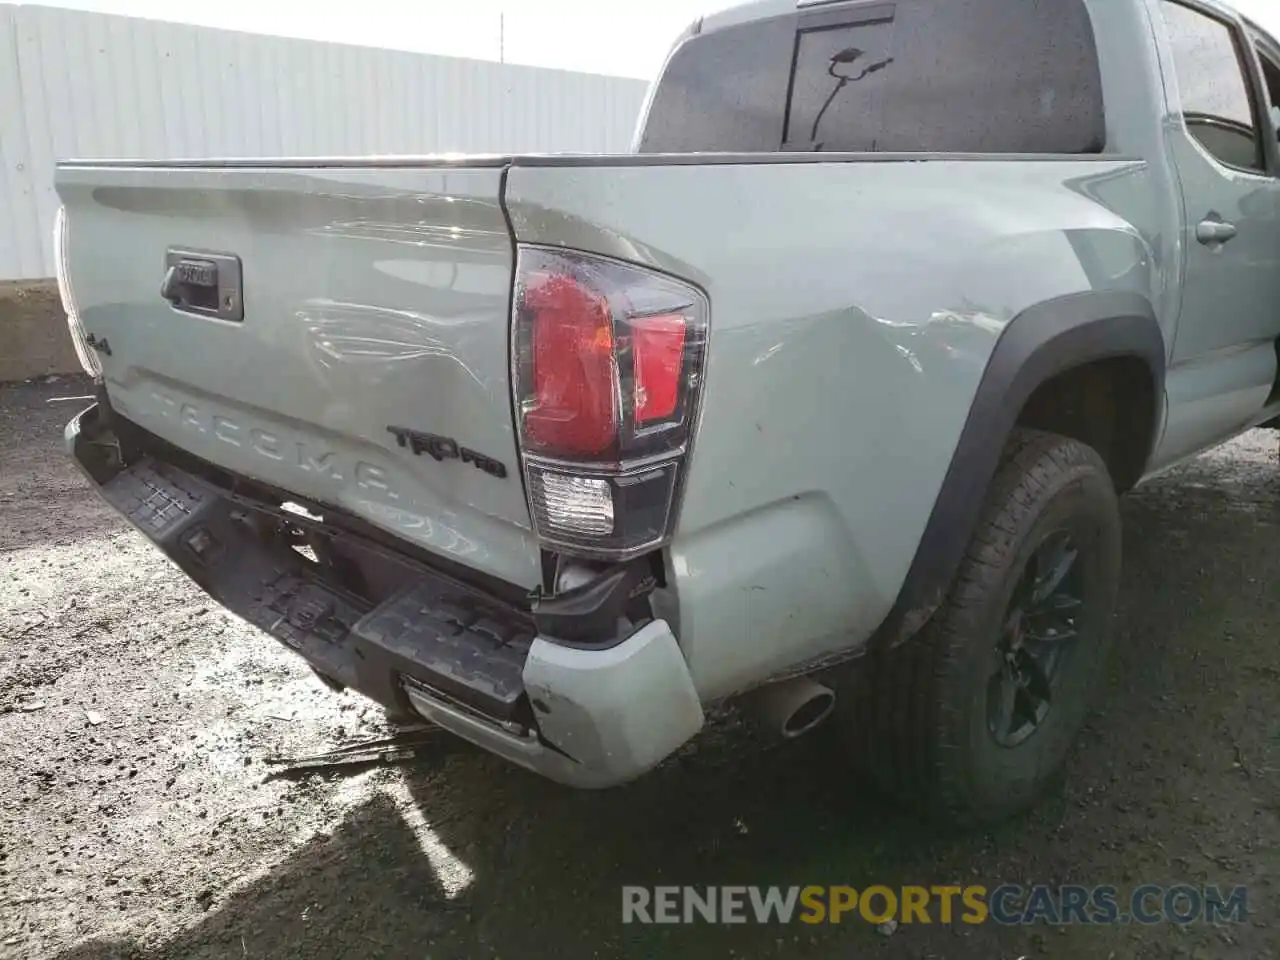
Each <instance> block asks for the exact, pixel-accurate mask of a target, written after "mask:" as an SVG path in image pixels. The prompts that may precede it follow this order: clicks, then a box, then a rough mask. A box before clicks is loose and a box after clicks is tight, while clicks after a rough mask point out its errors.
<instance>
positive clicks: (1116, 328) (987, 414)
mask: <svg viewBox="0 0 1280 960" xmlns="http://www.w3.org/2000/svg"><path fill="white" fill-rule="evenodd" d="M1119 357H1132V358H1136V359H1139V360H1141V361H1143V362H1144V363H1145V364H1146V366H1147V367H1148V369H1149V370H1150V373H1151V377H1152V381H1153V386H1154V388H1155V394H1154V395H1155V398H1156V416H1155V423H1154V424H1153V429H1152V436H1151V438H1150V441H1149V444H1150V445H1149V447H1148V449H1147V450H1145V451H1144V462H1145V461H1146V460H1147V459H1149V458H1150V456H1151V453H1152V449H1151V448H1152V447H1154V444H1155V441H1156V438H1157V437H1156V435H1157V434H1158V431H1159V424H1160V419H1161V418H1160V410H1161V409H1162V408H1163V397H1164V381H1165V368H1166V354H1165V342H1164V335H1163V333H1162V332H1161V330H1160V324H1159V321H1158V320H1157V319H1156V314H1155V310H1154V308H1153V307H1152V305H1151V302H1150V301H1149V300H1148V299H1147V298H1146V297H1144V296H1142V295H1141V294H1137V293H1125V292H1097V291H1089V292H1085V293H1074V294H1068V295H1066V296H1063V297H1057V298H1055V299H1052V300H1046V301H1044V302H1042V303H1038V304H1036V305H1034V306H1032V307H1029V308H1027V309H1026V310H1024V311H1023V312H1021V313H1019V314H1018V315H1017V316H1016V317H1014V318H1013V320H1011V321H1010V322H1009V324H1008V325H1007V326H1006V327H1005V329H1004V331H1003V332H1002V333H1001V335H1000V338H999V339H998V340H997V341H996V346H995V349H994V350H993V351H992V354H991V357H990V359H989V360H988V362H987V366H986V370H985V371H984V373H983V375H982V380H981V381H980V382H979V384H978V390H977V393H976V394H975V395H974V399H973V403H972V405H971V406H970V408H969V415H968V418H967V419H966V420H965V425H964V428H963V430H962V431H961V433H960V440H959V442H958V444H957V445H956V449H955V453H954V454H953V455H952V458H951V465H950V467H949V468H948V469H947V473H946V476H945V478H944V479H943V482H942V487H941V489H940V490H939V491H938V497H937V500H936V501H935V502H934V506H933V511H932V512H931V513H930V515H929V521H928V524H927V525H926V526H925V530H924V534H923V535H922V536H921V538H920V542H919V544H918V545H917V547H916V553H915V558H914V559H913V560H912V563H911V567H910V568H909V570H908V571H907V576H906V579H905V580H904V581H903V583H902V587H901V588H900V589H899V591H898V597H897V600H896V601H895V602H894V605H893V607H892V609H891V610H890V611H889V614H888V616H887V617H886V618H885V620H884V621H883V623H882V624H881V625H880V627H879V628H878V629H877V631H876V633H875V634H874V636H873V637H872V638H871V641H870V647H871V650H872V652H874V651H877V650H884V649H889V648H892V647H895V646H897V645H898V644H900V643H902V642H903V641H905V640H907V639H909V638H910V637H911V636H913V635H914V634H915V633H916V632H917V631H918V630H919V629H920V628H921V627H922V626H924V624H925V623H926V622H927V621H928V620H929V618H930V617H931V616H933V613H934V611H935V610H936V609H937V608H938V606H939V605H940V604H941V603H942V601H943V600H944V599H945V597H946V595H947V591H948V590H949V589H950V587H951V583H952V581H953V580H954V579H955V575H956V571H957V570H958V569H959V567H960V562H961V560H962V559H963V557H964V552H965V549H966V548H967V547H968V545H969V541H970V540H971V539H972V537H973V533H974V531H975V530H976V529H977V526H978V521H979V519H980V517H981V512H982V507H983V502H984V499H985V495H986V491H987V488H988V487H989V486H990V484H991V480H992V478H993V477H994V476H995V472H996V469H997V467H998V466H999V463H1000V454H1001V452H1002V451H1003V450H1004V447H1005V444H1006V442H1007V441H1008V438H1009V435H1010V433H1011V432H1012V431H1013V428H1014V425H1015V423H1016V422H1017V418H1018V414H1019V413H1020V412H1021V410H1022V408H1023V405H1024V404H1025V403H1026V402H1027V400H1028V399H1029V398H1030V397H1031V395H1032V394H1033V393H1034V392H1035V390H1036V388H1037V387H1039V386H1040V385H1041V384H1043V383H1045V382H1046V381H1048V380H1050V379H1052V378H1053V377H1055V376H1057V375H1058V374H1060V373H1064V372H1066V371H1067V370H1070V369H1072V368H1074V367H1078V366H1081V365H1083V364H1086V363H1090V362H1093V361H1097V360H1107V359H1114V358H1119Z"/></svg>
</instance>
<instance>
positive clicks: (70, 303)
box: [53, 207, 102, 377]
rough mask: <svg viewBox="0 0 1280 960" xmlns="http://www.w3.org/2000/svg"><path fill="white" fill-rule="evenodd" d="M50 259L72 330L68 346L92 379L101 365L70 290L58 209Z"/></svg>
mask: <svg viewBox="0 0 1280 960" xmlns="http://www.w3.org/2000/svg"><path fill="white" fill-rule="evenodd" d="M53 257H54V272H55V273H56V275H57V280H58V297H59V299H61V300H62V311H63V313H65V314H66V315H67V328H68V329H69V330H70V331H71V345H72V346H73V347H74V348H75V351H76V357H77V359H79V361H80V366H82V367H83V368H84V371H85V373H87V374H90V375H91V376H93V377H100V376H101V375H102V364H101V363H100V362H99V360H98V354H97V352H96V351H94V350H93V348H92V347H90V346H89V345H88V344H87V343H85V331H84V325H83V324H82V323H81V322H80V312H79V310H77V309H76V298H75V295H74V293H73V292H72V290H71V278H70V273H69V266H68V262H67V211H66V208H65V207H59V208H58V212H57V214H56V215H55V216H54V218H53Z"/></svg>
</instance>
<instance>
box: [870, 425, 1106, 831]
mask: <svg viewBox="0 0 1280 960" xmlns="http://www.w3.org/2000/svg"><path fill="white" fill-rule="evenodd" d="M1119 573H1120V517H1119V510H1118V504H1117V500H1116V494H1115V490H1114V487H1113V485H1112V483H1111V479H1110V477H1109V476H1108V474H1107V469H1106V465H1105V464H1104V463H1103V461H1102V459H1101V458H1100V457H1099V456H1098V454H1097V453H1096V452H1095V451H1094V450H1092V449H1091V448H1089V447H1087V446H1085V445H1084V444H1082V443H1079V442H1078V441H1075V440H1072V439H1069V438H1067V437H1062V436H1058V435H1056V434H1050V433H1043V432H1039V431H1030V430H1020V431H1017V432H1016V433H1015V435H1014V437H1013V439H1012V441H1011V443H1010V445H1009V447H1008V448H1007V450H1006V451H1005V455H1004V457H1003V459H1002V462H1001V466H1000V469H999V471H998V472H997V475H996V477H995V480H994V481H993V483H992V485H991V489H990V491H989V494H988V498H987V503H986V506H985V509H984V512H983V516H982V521H981V524H980V526H979V528H978V530H977V532H976V533H975V535H974V538H973V540H972V542H971V543H970V545H969V548H968V550H967V551H966V554H965V557H964V560H963V561H962V563H961V566H960V569H959V572H958V575H957V577H956V580H955V582H954V583H953V585H952V587H951V590H950V593H949V595H948V597H947V599H946V601H945V602H944V604H943V605H942V607H941V608H940V609H939V610H938V611H937V613H936V614H935V615H934V617H933V619H932V620H931V621H930V623H929V624H928V625H927V626H926V627H925V628H924V629H923V630H922V631H921V632H920V634H919V635H917V636H916V637H914V638H912V639H911V640H909V641H907V642H906V643H904V644H903V645H902V646H901V647H899V648H897V649H896V650H892V651H888V652H885V653H882V654H879V655H877V657H876V659H874V660H873V662H871V663H870V664H868V665H867V666H868V667H869V669H868V670H865V671H864V672H863V675H862V682H861V683H860V684H859V686H860V688H861V689H859V690H858V691H857V692H856V694H855V696H854V704H853V710H852V711H851V714H850V716H849V717H848V718H847V721H846V722H848V723H850V724H851V731H850V732H851V733H852V734H853V735H854V737H855V740H856V742H857V744H858V747H859V753H860V756H861V758H862V759H863V761H864V762H865V764H866V766H867V767H868V771H869V772H870V773H871V775H872V776H873V777H874V779H875V780H876V781H877V782H878V783H879V784H880V785H881V786H882V787H884V788H886V789H887V790H889V791H892V792H893V793H896V794H898V795H900V796H901V797H902V798H903V799H904V800H907V801H909V802H911V803H914V804H916V805H918V806H920V807H923V808H924V810H925V811H926V812H927V813H929V814H931V815H935V816H940V817H942V818H944V819H946V820H948V821H951V822H958V823H962V824H963V823H976V822H990V821H994V820H999V819H1001V818H1003V817H1006V816H1008V815H1010V814H1012V813H1014V812H1016V811H1018V810H1020V809H1023V808H1025V807H1027V806H1028V805H1030V804H1031V803H1032V802H1033V801H1034V800H1035V798H1036V797H1037V796H1038V795H1039V793H1040V792H1041V790H1042V789H1043V787H1044V786H1045V784H1046V783H1047V781H1048V780H1049V779H1050V778H1051V777H1052V776H1053V775H1054V774H1055V773H1056V772H1057V771H1058V769H1059V768H1060V767H1061V765H1062V763H1063V761H1064V759H1065V757H1066V754H1067V751H1068V749H1069V748H1070V745H1071V743H1072V741H1073V740H1074V738H1075V736H1076V734H1077V733H1078V732H1079V730H1080V728H1081V726H1082V725H1083V723H1084V720H1085V716H1086V713H1087V710H1088V707H1089V703H1090V694H1091V692H1092V691H1093V690H1094V689H1095V688H1096V686H1097V680H1098V677H1099V673H1100V670H1101V668H1102V666H1103V663H1104V661H1105V657H1106V652H1107V649H1108V647H1109V635H1110V621H1111V616H1112V611H1113V609H1114V606H1115V598H1116V591H1117V586H1118V581H1119Z"/></svg>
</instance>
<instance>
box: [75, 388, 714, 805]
mask: <svg viewBox="0 0 1280 960" xmlns="http://www.w3.org/2000/svg"><path fill="white" fill-rule="evenodd" d="M66 444H67V449H68V451H69V453H70V454H71V456H72V458H73V459H74V460H75V461H76V463H77V465H78V466H79V467H80V469H81V471H82V472H83V473H84V475H85V476H86V477H87V478H88V479H89V480H90V482H91V483H92V484H93V485H94V487H95V488H96V489H97V490H98V491H99V493H100V494H101V495H102V496H103V497H104V498H105V499H106V501H107V502H108V503H109V504H110V505H111V506H112V507H114V508H115V509H116V510H118V511H119V512H120V513H121V514H123V515H124V516H125V517H126V519H128V520H129V521H130V523H132V524H133V526H134V527H135V528H137V529H138V530H139V531H140V532H141V533H142V534H143V535H145V536H146V537H147V538H148V539H150V540H151V541H152V542H153V543H154V544H156V546H158V547H159V548H160V549H161V550H162V551H164V553H165V554H166V555H167V556H168V557H169V558H170V559H171V560H172V561H173V562H174V563H175V564H176V565H177V566H178V567H179V568H180V569H181V570H182V571H183V572H184V573H186V574H187V575H188V576H189V577H190V578H191V579H192V580H193V581H195V582H196V583H197V584H198V585H199V586H200V587H201V588H202V589H204V590H205V591H206V592H207V593H208V594H209V595H210V596H211V597H212V598H213V599H215V600H216V601H217V602H218V603H220V604H221V605H222V606H224V607H225V608H227V609H228V610H230V611H231V612H232V613H235V614H237V615H238V616H240V617H242V618H243V619H245V620H247V621H248V622H250V623H252V624H254V625H255V626H257V627H259V628H261V629H262V630H264V631H265V632H267V633H269V634H271V635H272V636H273V637H275V638H276V639H277V640H279V641H280V642H282V643H284V644H285V645H286V646H288V647H289V648H290V649H291V650H293V651H294V652H296V653H297V654H299V655H300V656H301V657H302V658H303V659H304V660H305V661H306V662H307V663H308V664H310V665H311V667H312V668H313V669H314V670H315V671H316V672H317V673H319V674H320V675H321V676H322V677H324V678H325V679H326V681H328V682H330V683H332V684H335V685H339V686H342V687H351V688H352V689H354V690H357V691H359V692H360V693H362V694H364V695H366V696H368V697H370V698H371V699H373V700H375V701H377V702H379V703H381V704H383V705H385V706H387V707H390V708H392V709H397V710H403V709H404V708H405V707H411V708H412V709H413V710H415V711H416V712H417V713H419V714H421V715H423V716H425V717H426V718H428V719H430V720H431V721H433V722H435V723H436V724H438V725H439V726H441V727H443V728H445V729H447V730H450V731H452V732H453V733H455V734H457V735H458V736H461V737H463V738H464V739H466V740H469V741H471V742H472V743H475V744H477V745H478V746H480V747H482V748H484V749H486V750H489V751H491V752H492V753H495V754H498V755H500V756H502V757H505V758H507V759H508V760H510V761H512V762H514V763H517V764H519V765H521V766H523V767H526V768H528V769H530V770H533V771H535V772H537V773H539V774H542V775H544V776H546V777H549V778H551V779H553V780H557V781H559V782H562V783H566V784H570V785H573V786H578V787H607V786H612V785H615V784H619V783H623V782H626V781H628V780H631V779H634V778H635V777H637V776H639V775H640V774H642V773H644V772H646V771H647V770H649V769H651V768H652V767H654V766H655V765H657V764H658V763H659V762H660V761H661V760H663V759H664V758H665V757H666V756H668V755H669V754H671V753H672V752H673V751H675V750H676V749H677V748H678V747H679V746H680V745H681V744H683V743H684V742H685V741H687V740H688V739H689V738H690V737H692V736H693V735H694V734H695V733H697V732H698V730H700V729H701V727H702V724H703V712H702V706H701V704H700V702H699V699H698V695H697V692H696V691H695V689H694V685H693V681H692V679H691V677H690V675H689V671H688V668H687V665H686V663H685V659H684V656H683V654H682V653H681V651H680V647H679V645H678V643H677V642H676V639H675V636H674V635H673V634H672V632H671V629H670V627H669V626H668V624H667V623H666V621H664V620H650V621H649V622H647V623H645V624H644V625H642V626H640V627H639V629H637V630H635V632H633V633H630V634H629V635H627V636H623V637H602V638H600V641H601V645H594V644H593V645H583V644H573V645H570V644H566V643H563V642H559V641H557V640H555V639H553V638H548V637H545V636H540V635H538V634H537V631H536V629H535V628H534V626H533V622H532V619H531V618H529V616H528V614H527V613H525V612H523V611H521V610H518V609H515V608H513V607H509V606H506V605H504V604H503V603H502V602H500V601H497V600H495V599H493V598H492V597H490V596H487V595H485V594H483V593H481V592H479V591H478V590H475V589H473V588H471V587H469V586H467V585H465V584H461V583H459V582H458V581H457V580H454V579H452V578H450V577H448V576H445V575H443V574H441V575H435V574H433V573H432V572H431V571H430V570H426V569H423V568H421V567H420V566H418V567H415V569H414V572H413V574H412V577H411V578H409V580H408V581H407V582H406V583H405V585H404V586H403V587H402V588H400V589H398V590H397V591H396V592H395V593H394V595H392V596H389V597H387V598H386V599H384V600H382V601H381V602H379V603H376V604H375V603H371V602H369V601H367V600H365V599H363V598H362V597H360V596H359V595H356V594H353V593H350V592H348V591H347V590H346V589H345V588H344V587H341V586H338V585H336V583H335V581H334V579H333V578H332V577H329V576H326V575H325V571H324V570H323V568H321V567H319V566H317V565H316V564H315V563H314V562H312V561H309V560H307V559H306V558H304V557H303V556H302V555H301V554H299V553H297V552H296V551H295V550H293V549H290V548H289V547H288V546H284V545H282V544H280V543H279V542H276V541H275V540H273V539H272V538H271V537H270V536H265V537H264V535H263V521H264V517H262V516H259V515H256V514H255V511H254V509H253V508H252V507H251V506H246V505H245V504H243V503H242V502H240V501H239V500H237V499H235V498H233V497H232V496H229V495H228V493H227V491H225V490H222V489H220V488H219V487H217V486H215V485H213V484H212V483H211V482H209V481H208V480H206V479H205V478H203V477H200V476H197V475H195V474H193V473H190V472H187V471H185V470H183V469H180V468H179V467H177V466H175V465H174V464H172V463H168V462H165V461H164V460H160V459H156V458H155V457H152V456H146V457H143V458H141V459H139V460H137V461H135V462H133V463H131V464H129V465H128V466H127V467H125V466H122V465H120V464H119V463H116V465H114V466H113V465H111V458H110V457H104V456H102V451H103V449H104V448H109V447H111V446H113V438H112V435H111V433H110V431H109V429H108V428H107V427H106V425H105V424H104V423H103V422H102V418H101V416H100V408H99V407H98V406H96V405H95V406H94V407H90V408H89V409H88V410H86V411H85V412H84V413H82V414H80V415H79V416H78V417H76V418H75V419H74V420H73V421H72V422H71V423H70V424H68V426H67V429H66ZM265 519H266V520H267V522H268V524H269V523H270V522H272V521H271V520H270V518H269V517H268V518H265Z"/></svg>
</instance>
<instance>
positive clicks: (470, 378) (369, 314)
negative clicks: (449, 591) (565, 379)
mask: <svg viewBox="0 0 1280 960" xmlns="http://www.w3.org/2000/svg"><path fill="white" fill-rule="evenodd" d="M501 177H502V170H501V169H499V168H496V167H487V168H479V169H467V168H462V169H459V168H450V169H395V168H386V167H382V168H361V167H350V168H335V167H328V168H319V167H317V168H314V169H307V168H279V169H263V168H260V167H258V168H252V167H251V168H224V169H199V168H190V167H175V168H171V169H170V168H164V169H145V168H136V169H134V168H121V167H101V168H98V167H93V166H73V167H69V168H63V169H60V170H59V173H58V192H59V194H60V196H61V197H62V200H63V202H64V204H65V205H66V208H67V219H68V241H67V242H68V254H69V260H70V264H71V277H70V280H71V286H72V289H73V291H74V296H75V298H76V301H77V303H78V305H79V308H80V313H81V317H82V320H83V323H84V326H85V329H86V330H87V331H88V332H90V333H92V334H94V336H95V337H96V338H97V339H98V340H99V341H101V340H102V339H105V340H106V341H107V343H108V344H109V347H110V353H106V352H102V362H103V368H104V375H105V377H106V381H107V387H108V391H109V394H110V397H111V401H112V404H113V405H114V406H115V407H116V408H117V409H118V410H119V411H120V412H121V413H122V414H124V415H125V416H127V417H129V418H130V419H132V420H133V421H135V422H137V423H138V424H140V425H141V426H143V427H145V428H146V429H148V430H151V431H152V432H154V433H156V434H158V435H159V436H161V437H163V438H165V439H166V440H169V441H170V442H172V443H174V444H176V445H178V446H180V447H182V448H184V449H186V450H188V451H190V452H191V453H194V454H196V455H197V456H200V457H203V458H204V459H206V460H209V461H211V462H213V463H216V464H219V465H221V466H223V467H225V468H227V469H229V470H232V471H236V472H238V473H242V474H245V475H248V476H250V477H254V478H256V479H259V480H262V481H265V482H267V483H270V484H273V485H275V486H278V487H281V488H284V489H285V490H289V491H292V492H294V493H297V494H299V495H300V496H303V497H306V498H308V499H311V500H315V501H319V502H321V503H329V504H333V505H336V506H340V507H342V508H344V509H346V510H349V511H351V512H353V513H356V514H358V515H360V516H362V517H364V518H366V519H368V520H369V521H371V522H373V523H375V524H377V525H379V526H381V527H383V528H384V529H387V530H389V531H391V532H393V533H395V534H397V535H400V536H403V537H405V538H406V539H409V540H411V541H413V542H415V543H417V544H418V545H420V546H422V547H424V548H425V549H428V550H432V551H435V552H438V553H442V554H445V555H448V556H450V557H451V558H453V559H455V560H457V561H459V562H462V563H465V564H467V565H469V566H472V567H475V568H476V569H479V570H483V571H485V572H486V573H490V574H493V575H495V576H499V577H501V578H503V579H505V580H508V581H510V582H514V583H520V584H525V585H532V584H533V583H535V582H536V581H537V579H538V552H537V547H536V543H535V542H534V540H533V538H532V536H531V534H530V531H529V515H528V508H527V505H526V502H525V499H524V493H523V488H522V485H521V481H520V475H519V468H518V463H517V453H516V444H515V440H514V435H513V430H512V418H511V400H510V393H509V377H508V369H509V360H508V357H509V345H508V343H509V324H508V311H509V304H510V288H511V270H512V261H513V257H512V248H511V240H510V236H509V233H508V230H507V224H506V221H505V219H504V217H503V213H502V210H501V207H500V205H499V198H500V191H501ZM175 251H176V252H175ZM220 258H221V259H220ZM231 258H234V259H231ZM208 263H219V264H227V263H232V265H233V267H234V268H235V269H234V270H228V269H227V268H226V267H224V268H223V270H222V271H221V276H222V278H223V279H222V281H210V277H209V276H208V275H207V274H208V273H209V271H208V267H207V264H208ZM169 267H175V272H174V273H172V274H170V275H169V277H168V283H166V271H167V269H168V268H169ZM237 270H238V273H239V276H238V277H237V276H236V275H235V271H237ZM228 277H230V278H231V281H232V282H235V283H237V284H238V289H235V290H233V288H232V287H231V286H228V285H227V284H228V282H229V281H227V278H228ZM183 280H189V281H190V284H189V285H187V286H185V287H184V286H182V285H181V281H183ZM219 282H220V283H221V284H222V286H217V285H216V284H217V283H219ZM206 283H214V285H211V286H202V284H206ZM175 285H176V286H177V287H178V288H179V291H181V290H185V291H187V294H186V295H185V296H184V295H183V294H181V292H179V293H178V294H176V295H175V294H173V288H174V287H175ZM162 286H165V287H166V295H170V296H171V299H176V300H177V305H175V304H174V303H173V302H170V300H168V299H166V298H165V296H162V294H161V288H162ZM206 294H207V295H208V296H210V297H213V300H214V301H217V302H212V301H211V304H212V305H211V306H209V307H207V308H202V307H201V304H202V303H204V299H203V298H204V297H205V296H206ZM228 296H232V297H234V296H238V297H239V298H240V300H241V302H240V303H234V301H230V303H231V307H232V308H233V309H227V310H220V309H215V308H221V307H223V306H226V304H227V303H228V302H229V301H227V300H226V298H227V297H228ZM239 312H242V314H243V318H242V319H237V318H235V314H236V313H239Z"/></svg>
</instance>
